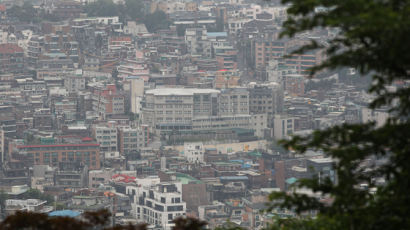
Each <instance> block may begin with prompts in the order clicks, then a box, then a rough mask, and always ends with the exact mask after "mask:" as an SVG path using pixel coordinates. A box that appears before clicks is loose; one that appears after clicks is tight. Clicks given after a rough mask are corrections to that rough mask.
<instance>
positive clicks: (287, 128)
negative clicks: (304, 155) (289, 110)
mask: <svg viewBox="0 0 410 230" xmlns="http://www.w3.org/2000/svg"><path fill="white" fill-rule="evenodd" d="M273 123H274V124H273V136H274V138H275V139H276V140H281V139H287V138H290V136H291V135H292V134H293V133H294V131H295V119H294V118H292V117H288V116H284V115H275V116H274V119H273Z"/></svg>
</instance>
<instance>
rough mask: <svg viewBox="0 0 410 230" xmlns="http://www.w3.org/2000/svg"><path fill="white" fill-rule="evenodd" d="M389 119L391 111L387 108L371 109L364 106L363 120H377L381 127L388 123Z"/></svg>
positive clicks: (377, 124) (365, 121)
mask: <svg viewBox="0 0 410 230" xmlns="http://www.w3.org/2000/svg"><path fill="white" fill-rule="evenodd" d="M387 119H389V113H388V112H387V110H382V109H377V110H373V109H369V108H365V107H364V108H362V122H363V123H368V122H376V126H377V127H381V126H383V125H384V124H386V122H387Z"/></svg>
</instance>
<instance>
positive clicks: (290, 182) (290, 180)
mask: <svg viewBox="0 0 410 230" xmlns="http://www.w3.org/2000/svg"><path fill="white" fill-rule="evenodd" d="M297 180H298V179H296V178H294V177H291V178H289V179H287V180H286V183H287V184H293V183H295V182H296V181H297Z"/></svg>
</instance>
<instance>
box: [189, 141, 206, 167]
mask: <svg viewBox="0 0 410 230" xmlns="http://www.w3.org/2000/svg"><path fill="white" fill-rule="evenodd" d="M204 154H205V148H204V145H203V144H202V142H192V143H189V142H185V143H184V157H185V159H186V160H187V161H189V162H191V163H204V162H205V161H204Z"/></svg>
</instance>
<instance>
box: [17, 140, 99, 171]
mask: <svg viewBox="0 0 410 230" xmlns="http://www.w3.org/2000/svg"><path fill="white" fill-rule="evenodd" d="M99 147H100V145H99V144H98V143H93V142H89V141H88V140H83V141H81V142H78V143H56V144H48V145H45V144H40V145H18V146H17V150H18V152H19V153H20V154H23V155H26V156H27V158H28V159H30V160H31V163H32V164H33V165H49V166H53V167H57V166H58V165H59V163H60V162H70V163H73V162H80V163H82V164H84V165H87V166H88V167H89V168H90V169H99V168H100V148H99Z"/></svg>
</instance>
